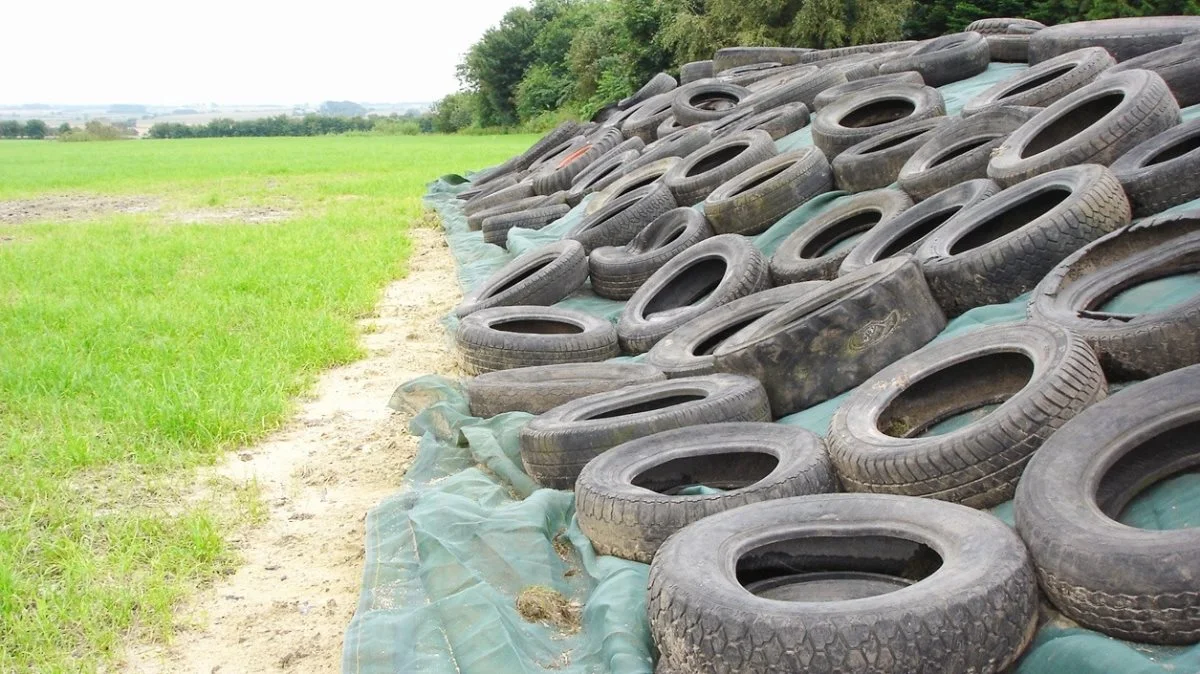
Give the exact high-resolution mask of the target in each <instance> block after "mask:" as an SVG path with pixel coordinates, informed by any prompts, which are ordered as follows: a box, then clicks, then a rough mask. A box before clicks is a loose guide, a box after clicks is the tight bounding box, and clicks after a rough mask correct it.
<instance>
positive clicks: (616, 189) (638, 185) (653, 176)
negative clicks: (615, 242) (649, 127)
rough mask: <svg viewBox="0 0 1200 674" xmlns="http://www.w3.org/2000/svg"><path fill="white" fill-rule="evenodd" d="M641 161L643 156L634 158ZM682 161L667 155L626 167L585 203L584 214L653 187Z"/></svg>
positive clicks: (589, 213) (635, 162) (636, 161)
mask: <svg viewBox="0 0 1200 674" xmlns="http://www.w3.org/2000/svg"><path fill="white" fill-rule="evenodd" d="M640 161H641V157H638V159H636V160H634V162H633V163H634V164H637V163H638V162H640ZM680 161H682V160H681V159H680V158H679V157H667V158H666V159H660V160H658V161H655V162H652V163H650V164H646V165H644V166H638V167H637V168H633V167H632V165H631V166H630V167H626V168H625V172H624V173H622V174H621V175H620V176H619V177H618V178H617V179H616V180H614V181H612V182H611V183H609V185H608V187H605V188H604V189H603V190H600V191H599V192H597V193H596V194H594V195H593V196H592V198H591V200H590V201H588V202H587V204H586V205H584V208H583V214H584V216H585V217H586V216H589V215H592V214H594V213H596V212H597V211H599V210H600V209H602V208H604V207H605V206H607V205H609V204H610V203H611V202H613V201H614V200H617V199H620V198H622V197H624V196H627V195H629V194H631V193H633V192H635V191H637V190H639V189H642V188H646V187H652V186H654V185H656V184H661V183H662V177H663V176H664V175H665V174H666V173H667V171H669V170H671V167H672V166H674V165H676V164H678V163H679V162H680Z"/></svg>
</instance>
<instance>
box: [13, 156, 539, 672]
mask: <svg viewBox="0 0 1200 674" xmlns="http://www.w3.org/2000/svg"><path fill="white" fill-rule="evenodd" d="M532 140H533V138H532V137H530V136H500V137H430V136H425V137H361V138H354V137H318V138H262V139H257V138H255V139H212V140H182V141H127V142H110V143H55V142H34V141H6V142H3V143H0V473H3V474H4V479H3V480H0V671H3V672H9V671H19V672H24V671H30V672H32V671H36V672H58V671H91V670H95V669H96V668H97V667H101V666H103V663H105V662H107V661H111V659H112V657H113V655H114V653H115V648H116V647H118V646H119V645H120V643H121V640H122V638H123V636H124V635H126V634H127V633H129V632H131V631H133V632H138V633H140V634H142V635H143V636H149V637H151V638H153V637H156V636H166V635H167V634H169V632H170V628H171V607H172V606H173V605H174V604H175V603H176V602H177V601H178V600H179V599H180V598H181V597H182V596H184V595H185V594H186V593H187V592H188V591H189V590H190V589H191V588H194V587H195V586H196V585H197V584H198V583H203V582H204V581H206V580H207V579H210V578H212V577H213V576H214V575H215V574H218V573H221V572H222V571H224V570H227V569H228V568H230V565H231V564H233V563H234V561H235V560H233V558H232V554H231V552H230V551H229V549H228V548H227V546H226V545H225V542H224V534H225V532H226V531H228V530H229V528H230V527H232V526H236V525H238V524H241V523H245V522H247V521H252V520H253V518H254V517H255V516H256V514H258V513H260V512H261V508H260V507H259V504H258V503H257V500H256V497H255V494H253V493H248V492H239V491H237V490H234V489H232V488H231V487H229V486H228V485H221V484H213V485H207V486H206V488H205V489H203V490H201V492H200V493H201V495H200V496H198V495H197V494H196V492H197V490H196V485H195V484H194V482H195V480H194V474H193V473H192V471H191V470H189V469H191V468H193V467H195V466H199V465H204V464H208V463H211V462H213V461H214V460H215V459H216V458H217V457H219V456H220V455H221V454H222V453H223V452H224V451H226V450H228V449H230V448H233V447H236V446H238V445H241V444H243V443H247V442H251V441H253V440H255V439H256V438H259V437H261V436H262V435H264V434H265V433H266V432H267V431H269V430H270V429H271V428H273V427H274V426H276V425H278V424H279V423H280V422H281V421H282V420H283V419H285V418H286V415H287V414H288V412H289V409H290V405H291V401H292V400H293V399H294V397H295V396H296V395H298V394H300V393H303V392H304V391H305V390H306V388H307V387H308V386H310V384H311V382H312V381H313V379H314V377H315V375H316V373H317V372H319V371H320V370H322V369H324V368H327V367H330V366H332V365H335V364H338V363H343V362H347V361H350V360H353V359H355V358H356V357H357V356H358V355H359V351H358V348H357V346H356V339H357V334H356V331H355V327H354V319H355V318H356V317H360V316H362V315H365V314H368V313H369V312H370V311H371V309H372V307H373V306H374V304H375V302H376V300H377V298H378V293H379V291H380V289H381V288H382V287H383V286H384V285H385V284H386V283H387V282H388V281H389V280H391V279H394V278H397V277H399V276H402V275H403V274H404V272H405V260H406V258H407V255H408V252H409V249H408V239H407V237H406V235H405V231H406V229H407V228H408V227H409V225H410V223H412V222H413V221H414V219H415V218H417V217H418V216H419V215H420V213H421V204H420V196H421V194H422V193H423V191H424V184H425V183H426V182H428V181H429V180H431V179H433V178H435V177H437V176H438V175H440V174H443V173H447V172H451V171H459V170H462V169H466V168H481V167H483V166H486V165H489V164H494V163H497V162H499V161H501V160H503V159H505V158H507V157H509V156H511V155H513V154H515V153H516V152H519V151H520V150H522V149H523V148H524V147H527V146H528V145H529V144H530V143H531V142H532Z"/></svg>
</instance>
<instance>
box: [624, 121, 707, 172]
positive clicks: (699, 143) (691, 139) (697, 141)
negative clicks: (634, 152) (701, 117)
mask: <svg viewBox="0 0 1200 674" xmlns="http://www.w3.org/2000/svg"><path fill="white" fill-rule="evenodd" d="M711 141H712V132H711V131H710V130H708V129H706V128H704V127H693V128H689V129H686V130H684V131H680V132H679V133H676V134H674V135H671V136H668V137H667V138H660V139H659V140H656V141H654V142H653V143H650V144H649V145H647V146H646V149H644V150H642V155H641V156H640V157H638V158H637V160H636V161H634V162H633V163H631V164H630V165H629V168H628V171H629V172H633V171H635V170H638V169H641V168H643V167H646V166H649V165H651V164H655V163H657V162H661V161H662V160H664V159H682V158H683V157H686V156H688V155H689V154H692V153H693V152H695V151H696V150H699V149H700V148H702V147H704V146H705V145H708V144H709V143H710V142H711ZM663 173H666V171H663V172H662V173H660V174H659V175H660V176H661V175H662V174H663Z"/></svg>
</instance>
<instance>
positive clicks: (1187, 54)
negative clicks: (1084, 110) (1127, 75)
mask: <svg viewBox="0 0 1200 674" xmlns="http://www.w3.org/2000/svg"><path fill="white" fill-rule="evenodd" d="M1137 69H1140V70H1152V71H1154V72H1156V73H1158V76H1159V77H1161V78H1163V81H1164V82H1166V83H1167V86H1168V87H1170V88H1171V93H1172V94H1174V95H1175V100H1176V102H1178V103H1179V107H1181V108H1186V107H1188V106H1190V105H1195V104H1197V103H1200V42H1185V43H1183V44H1181V45H1177V46H1175V47H1167V48H1166V49H1159V50H1157V51H1152V52H1150V53H1148V54H1142V55H1141V56H1136V57H1134V58H1131V59H1129V60H1128V61H1123V62H1122V63H1121V64H1120V65H1118V66H1115V67H1114V68H1112V70H1110V71H1109V72H1114V73H1119V72H1124V71H1126V70H1137Z"/></svg>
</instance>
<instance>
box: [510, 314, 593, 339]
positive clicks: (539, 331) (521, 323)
mask: <svg viewBox="0 0 1200 674" xmlns="http://www.w3.org/2000/svg"><path fill="white" fill-rule="evenodd" d="M491 327H492V329H493V330H499V331H500V332H519V333H522V334H526V335H578V334H580V333H582V332H583V328H582V327H580V326H578V325H575V324H573V323H565V322H563V321H553V320H546V319H536V318H518V319H514V320H511V321H501V322H499V323H493V324H492V326H491Z"/></svg>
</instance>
